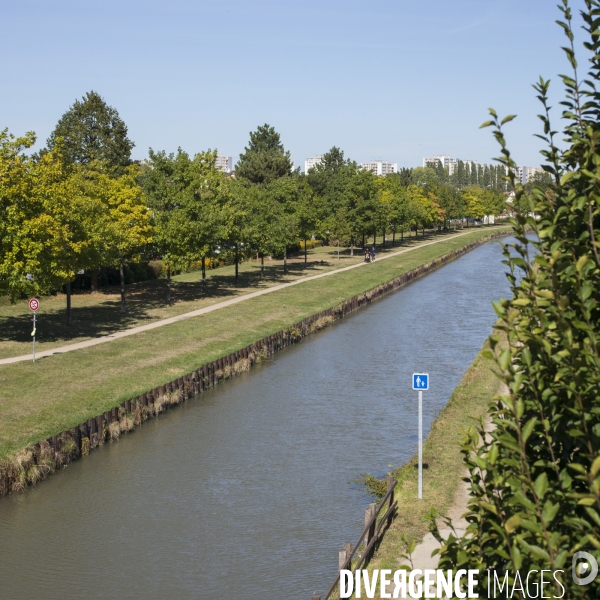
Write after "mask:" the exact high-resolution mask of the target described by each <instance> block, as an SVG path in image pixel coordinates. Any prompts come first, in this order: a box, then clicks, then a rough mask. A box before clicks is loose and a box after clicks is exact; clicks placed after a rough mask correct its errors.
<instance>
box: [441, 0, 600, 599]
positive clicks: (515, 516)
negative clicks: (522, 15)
mask: <svg viewBox="0 0 600 600" xmlns="http://www.w3.org/2000/svg"><path fill="white" fill-rule="evenodd" d="M586 8H587V10H585V11H584V12H583V13H582V16H583V19H584V22H585V30H586V31H587V33H588V35H589V39H588V40H587V44H586V47H587V48H588V49H589V50H590V51H591V52H590V53H591V57H590V63H591V68H590V70H589V73H588V75H587V80H586V82H584V83H583V84H580V83H579V81H578V79H577V73H576V61H575V55H574V51H573V34H572V29H571V12H570V9H569V7H568V1H567V0H563V3H562V6H560V9H561V11H562V13H563V16H564V22H562V23H559V24H560V25H561V27H563V29H564V31H565V33H566V34H567V38H568V40H569V41H568V44H567V48H566V53H567V57H568V59H569V60H570V62H571V64H572V66H573V68H574V70H575V75H574V76H573V77H570V78H569V77H566V76H563V82H564V84H565V87H566V91H567V94H566V95H567V99H566V102H565V103H563V104H564V105H565V106H566V110H565V111H564V112H563V118H564V119H565V120H566V122H567V126H566V128H565V131H564V133H565V136H566V149H565V150H564V151H562V150H559V149H558V148H557V147H556V145H555V142H554V135H555V132H553V131H552V129H551V126H550V120H549V109H548V103H547V98H548V88H549V82H547V81H544V80H543V79H540V81H539V83H538V84H537V85H536V86H534V87H535V89H536V91H537V92H538V94H539V95H538V97H539V99H540V100H541V102H542V104H543V106H544V111H543V114H542V115H541V117H540V118H541V119H542V121H543V124H544V135H543V136H541V137H542V138H543V139H544V140H545V141H546V142H547V144H548V149H547V150H545V151H544V152H543V155H544V156H545V158H546V164H545V166H544V169H545V171H546V172H548V173H550V174H551V175H552V177H553V185H552V186H551V187H550V188H548V189H546V190H544V189H543V188H542V187H538V188H536V189H534V190H533V192H532V193H531V194H530V195H528V197H525V196H524V192H523V188H522V186H521V185H517V186H516V203H515V204H516V205H517V206H519V203H521V202H522V204H521V206H523V205H524V206H525V209H524V210H523V211H522V212H521V213H517V216H516V217H515V219H513V221H512V223H513V228H514V234H515V237H516V238H517V240H518V243H516V244H514V245H513V246H514V247H513V252H512V253H510V252H509V250H510V248H505V253H504V254H505V257H506V260H505V263H506V264H507V265H508V267H509V269H510V272H509V275H508V278H509V281H510V283H511V287H512V292H513V296H512V298H511V299H510V300H501V301H500V302H499V303H497V304H496V305H495V308H496V312H497V313H498V316H499V318H500V324H499V325H498V327H497V329H498V330H500V331H501V332H505V333H506V335H507V337H508V342H509V347H508V349H506V350H503V351H502V352H500V353H499V356H498V358H497V366H498V370H499V374H500V376H501V379H502V380H503V381H504V382H505V383H506V386H507V392H506V393H505V394H502V395H500V396H498V397H496V398H495V399H494V401H493V403H492V404H491V405H490V409H489V416H490V418H491V421H492V423H493V425H494V427H495V428H494V430H493V431H492V433H490V434H487V435H486V434H485V433H484V429H483V423H482V424H481V426H480V427H479V429H478V430H477V431H475V430H471V431H470V432H469V433H468V436H467V438H466V439H465V441H464V446H463V453H464V456H465V460H466V464H467V466H468V469H469V476H468V481H469V482H470V489H471V500H470V503H469V507H468V514H467V521H468V522H469V526H468V529H467V533H466V535H465V536H464V537H462V538H459V539H456V538H454V537H450V539H449V540H448V541H447V542H442V543H443V544H444V545H443V547H442V549H441V551H440V568H442V569H447V568H452V569H459V568H460V569H479V570H480V574H482V575H481V576H482V578H483V586H482V588H481V590H480V593H482V592H484V590H487V580H486V576H484V575H485V572H486V570H487V569H490V570H493V571H496V572H498V573H499V574H500V577H501V578H502V577H503V576H504V573H505V572H507V573H508V574H509V582H510V587H511V589H512V587H513V585H514V580H513V577H516V572H517V571H519V572H520V573H521V576H523V575H522V574H523V573H525V574H527V573H528V572H530V571H533V570H538V573H539V572H540V571H541V570H542V569H548V570H550V571H555V572H556V571H562V573H560V574H558V575H557V576H558V578H559V579H560V581H561V583H562V586H564V588H565V591H564V592H563V590H562V589H561V587H560V586H559V585H558V584H556V583H555V581H554V578H553V576H552V575H548V574H547V575H546V579H551V582H552V583H551V584H548V585H546V588H545V592H544V593H545V594H546V596H545V597H553V596H552V595H551V594H554V597H563V598H569V599H578V598H587V599H589V600H591V599H592V598H594V599H597V598H599V597H600V578H599V577H597V578H596V580H595V581H594V582H592V583H590V584H589V585H576V584H575V583H574V581H573V579H572V577H571V565H572V558H573V556H574V554H575V553H576V552H578V551H585V552H588V553H589V554H591V555H592V556H594V557H595V559H596V560H597V561H598V562H600V354H599V348H600V337H599V335H598V333H599V329H598V324H599V323H600V306H599V302H600V258H599V255H598V253H599V248H600V242H599V241H598V239H597V237H596V236H597V231H598V230H599V229H600V212H599V208H598V199H599V198H600V171H599V169H598V165H600V149H599V145H598V144H599V141H600V123H599V121H598V114H600V92H597V91H596V88H595V87H594V85H595V86H598V83H599V80H600V2H598V0H586ZM490 113H491V115H492V120H491V121H489V122H488V123H486V124H484V125H485V126H487V125H493V126H495V131H494V136H495V137H496V139H497V141H498V142H499V143H500V145H501V147H502V151H501V155H502V156H501V159H500V160H501V162H502V163H503V164H504V165H505V166H507V167H509V168H511V169H514V168H515V166H516V165H515V162H514V161H513V159H512V158H511V156H510V153H509V151H508V150H507V149H506V144H505V139H504V134H503V131H502V125H503V124H504V123H505V122H507V121H509V120H511V117H507V118H506V119H504V120H503V121H500V120H499V119H498V117H497V115H496V113H495V112H494V111H493V110H491V111H490ZM510 178H511V179H512V183H513V187H515V185H514V181H515V177H514V174H510ZM533 215H535V216H533ZM528 229H530V230H532V231H533V232H534V233H535V235H536V239H535V240H534V241H531V240H530V239H528V238H527V237H526V232H527V231H528ZM495 343H496V340H495V339H494V338H492V345H494V344H495ZM433 530H434V533H436V535H438V539H440V541H441V538H440V537H439V531H438V530H437V527H436V526H435V525H433ZM536 579H537V581H538V582H539V577H537V578H536ZM480 597H481V596H480ZM484 597H487V595H484ZM502 597H513V596H510V595H508V596H502ZM514 597H528V596H524V595H523V594H520V593H519V592H517V595H516V596H514Z"/></svg>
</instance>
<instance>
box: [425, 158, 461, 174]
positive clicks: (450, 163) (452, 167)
mask: <svg viewBox="0 0 600 600" xmlns="http://www.w3.org/2000/svg"><path fill="white" fill-rule="evenodd" d="M435 163H440V164H441V165H442V167H444V168H446V167H448V175H452V174H453V173H454V171H456V169H457V168H458V158H452V157H450V156H446V155H445V154H438V155H436V156H430V157H429V158H424V159H423V166H424V167H426V166H427V165H428V164H435Z"/></svg>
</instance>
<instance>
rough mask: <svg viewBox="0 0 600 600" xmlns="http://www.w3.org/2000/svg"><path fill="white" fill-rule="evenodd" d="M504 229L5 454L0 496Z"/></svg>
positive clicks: (132, 427)
mask: <svg viewBox="0 0 600 600" xmlns="http://www.w3.org/2000/svg"><path fill="white" fill-rule="evenodd" d="M506 235H507V233H506V232H495V233H492V234H490V235H488V236H485V237H484V238H481V239H479V240H476V241H474V242H471V243H469V244H467V245H466V246H463V247H461V248H458V249H457V250H453V251H452V252H448V253H447V254H444V255H443V256H441V257H439V258H436V259H434V260H432V261H431V262H429V263H426V264H424V265H421V266H420V267H417V268H416V269H413V270H412V271H409V272H407V273H404V274H403V275H399V276H398V277H395V278H394V279H392V280H390V281H387V282H386V283H382V284H381V285H378V286H377V287H375V288H373V289H371V290H368V291H367V292H363V293H362V294H357V295H356V296H353V297H352V298H349V299H348V300H346V301H345V302H342V303H341V304H338V305H337V306H334V307H332V308H328V309H325V310H323V311H321V312H319V313H317V314H314V315H312V316H310V317H307V318H305V319H303V320H302V321H300V322H298V323H296V324H295V325H292V326H291V327H288V328H287V329H282V330H281V331H278V332H277V333H274V334H272V335H268V336H266V337H264V338H262V339H261V340H257V341H256V342H254V343H252V344H249V345H248V346H246V347H245V348H241V349H240V350H236V351H235V352H232V353H231V354H228V355H227V356H222V357H220V358H218V359H216V360H213V361H212V362H210V363H207V364H204V365H202V366H200V367H198V368H197V369H195V370H194V371H192V372H191V373H188V374H187V375H184V376H183V377H178V378H177V379H174V380H173V381H170V382H168V383H165V384H164V385H160V386H158V387H155V388H154V389H152V390H149V391H147V392H145V393H143V394H141V395H140V396H135V397H133V398H129V399H128V400H125V401H124V402H121V404H120V405H118V406H115V407H113V408H112V409H111V410H108V411H106V412H104V413H102V414H100V415H97V416H96V417H92V418H90V419H88V420H87V421H84V422H83V423H81V424H79V425H78V426H76V427H73V428H71V429H68V430H65V431H63V432H61V433H59V434H57V435H54V436H51V437H49V438H47V439H46V440H42V441H40V442H38V443H37V444H34V445H33V446H29V447H28V448H25V449H24V450H22V451H20V452H17V453H16V454H15V455H14V457H12V458H11V459H10V460H7V461H5V463H3V464H0V497H2V496H4V495H5V494H8V493H10V492H14V491H23V490H24V489H25V488H26V487H27V486H28V485H31V484H33V483H36V482H37V481H39V480H40V479H43V478H44V477H46V476H47V475H49V474H51V473H53V472H54V471H55V470H57V469H59V468H61V467H63V466H65V465H66V464H67V463H68V462H70V461H71V460H74V459H76V458H79V457H80V456H82V455H86V454H88V453H89V452H90V451H92V450H93V449H94V448H96V447H98V446H99V445H102V444H104V443H105V442H107V441H109V440H114V439H118V437H119V436H120V435H121V434H124V433H126V432H128V431H131V430H133V429H134V428H135V427H138V426H140V425H141V424H142V423H143V422H144V421H145V420H146V419H148V418H150V417H154V416H157V415H158V414H160V412H163V411H164V410H166V409H168V408H169V407H172V406H176V405H177V404H179V403H181V402H184V401H185V400H187V399H188V398H190V397H192V396H194V395H196V394H201V393H202V392H204V391H205V390H207V389H210V388H212V387H214V386H216V385H217V384H218V383H219V382H220V381H223V380H225V379H227V378H229V377H231V376H233V375H236V374H238V373H241V372H243V371H247V370H248V369H249V368H250V367H251V366H252V365H253V364H256V363H259V362H261V361H263V360H265V359H266V358H268V357H269V356H271V355H273V354H274V353H275V352H279V351H280V350H283V349H284V348H286V347H287V346H290V345H291V344H295V343H298V342H299V341H300V340H301V339H302V338H303V337H305V336H307V335H309V334H311V333H314V332H315V331H318V330H319V329H322V328H324V327H326V326H327V325H329V324H331V323H332V322H333V321H335V320H337V319H342V318H343V317H345V316H346V315H348V314H350V313H352V312H354V311H355V310H358V309H359V308H361V307H363V306H365V305H367V304H369V303H371V302H372V301H373V300H376V299H377V298H380V297H382V296H383V295H385V294H388V293H389V292H391V291H393V290H396V289H398V288H400V287H402V286H404V285H406V284H407V283H410V282H411V281H414V280H415V279H417V278H419V277H421V276H423V275H425V274H427V273H430V272H432V271H434V270H436V269H438V268H439V267H441V266H442V265H444V264H446V263H447V262H450V261H452V260H454V259H456V258H457V257H459V256H461V255H463V254H465V253H467V252H469V251H470V250H472V249H473V248H476V247H477V246H480V245H481V244H484V243H485V242H488V241H489V240H491V239H493V238H495V237H505V236H506Z"/></svg>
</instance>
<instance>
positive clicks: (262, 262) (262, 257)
mask: <svg viewBox="0 0 600 600" xmlns="http://www.w3.org/2000/svg"><path fill="white" fill-rule="evenodd" d="M264 275H265V255H264V254H261V255H260V276H261V278H262V277H264Z"/></svg>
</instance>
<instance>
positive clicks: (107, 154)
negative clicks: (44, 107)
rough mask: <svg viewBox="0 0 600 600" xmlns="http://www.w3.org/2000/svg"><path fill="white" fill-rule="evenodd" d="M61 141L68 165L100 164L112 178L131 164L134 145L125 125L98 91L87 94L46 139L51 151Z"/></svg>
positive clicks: (62, 151)
mask: <svg viewBox="0 0 600 600" xmlns="http://www.w3.org/2000/svg"><path fill="white" fill-rule="evenodd" d="M59 140H61V142H60V143H61V153H62V156H63V158H64V160H65V161H66V162H67V163H69V164H79V165H84V166H88V167H89V166H90V165H92V164H102V165H103V166H104V168H105V169H108V170H109V172H110V173H111V174H112V175H113V176H116V177H118V176H120V175H122V174H124V173H125V169H126V168H127V167H128V166H129V165H130V164H131V150H132V148H133V147H134V143H133V142H132V141H131V140H130V139H129V138H128V137H127V126H126V125H125V123H124V122H123V120H122V119H121V118H120V117H119V113H118V112H117V110H116V109H115V108H113V107H112V106H108V104H106V102H105V101H104V100H103V98H102V97H101V96H100V94H98V93H97V92H94V91H91V92H88V93H87V94H86V95H85V96H84V97H83V98H82V99H81V101H79V100H76V101H75V103H74V104H73V106H71V108H70V109H69V110H68V111H67V112H66V113H65V114H64V115H63V116H62V117H61V118H60V120H59V121H58V123H57V125H56V127H55V129H54V131H53V132H52V133H51V134H50V137H49V138H48V140H47V144H48V148H49V149H53V148H54V147H55V146H56V145H57V143H59Z"/></svg>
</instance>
